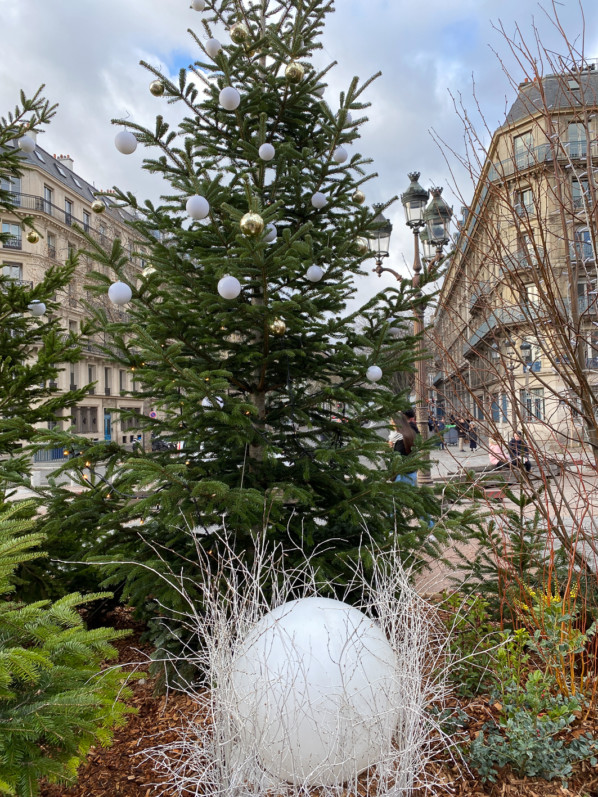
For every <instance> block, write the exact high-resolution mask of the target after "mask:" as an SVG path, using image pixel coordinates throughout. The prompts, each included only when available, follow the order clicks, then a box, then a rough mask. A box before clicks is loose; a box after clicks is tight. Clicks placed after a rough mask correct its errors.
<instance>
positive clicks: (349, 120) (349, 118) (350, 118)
mask: <svg viewBox="0 0 598 797" xmlns="http://www.w3.org/2000/svg"><path fill="white" fill-rule="evenodd" d="M352 122H353V114H352V113H351V111H347V115H346V116H345V127H348V125H350V124H352Z"/></svg>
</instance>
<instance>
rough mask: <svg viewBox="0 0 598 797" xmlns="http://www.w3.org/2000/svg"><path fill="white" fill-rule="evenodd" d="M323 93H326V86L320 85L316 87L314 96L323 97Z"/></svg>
mask: <svg viewBox="0 0 598 797" xmlns="http://www.w3.org/2000/svg"><path fill="white" fill-rule="evenodd" d="M325 91H326V86H325V85H324V84H323V83H320V84H319V85H318V86H316V89H315V91H314V94H317V96H318V97H323V96H324V92H325Z"/></svg>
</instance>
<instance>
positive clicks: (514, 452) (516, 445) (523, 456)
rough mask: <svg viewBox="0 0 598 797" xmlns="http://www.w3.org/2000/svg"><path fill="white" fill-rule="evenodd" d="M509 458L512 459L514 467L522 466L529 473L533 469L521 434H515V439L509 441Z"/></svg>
mask: <svg viewBox="0 0 598 797" xmlns="http://www.w3.org/2000/svg"><path fill="white" fill-rule="evenodd" d="M509 457H510V458H511V464H512V465H521V464H523V467H524V468H525V469H526V471H527V472H528V473H529V472H530V470H531V469H532V466H531V463H530V461H529V456H528V449H527V446H526V444H525V443H524V442H523V438H522V437H521V433H520V432H517V431H515V432H513V437H512V438H511V439H510V440H509Z"/></svg>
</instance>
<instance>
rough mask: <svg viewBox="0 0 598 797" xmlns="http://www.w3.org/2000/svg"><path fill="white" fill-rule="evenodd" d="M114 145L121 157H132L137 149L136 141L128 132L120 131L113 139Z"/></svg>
mask: <svg viewBox="0 0 598 797" xmlns="http://www.w3.org/2000/svg"><path fill="white" fill-rule="evenodd" d="M114 145H115V146H116V149H117V150H118V151H119V152H122V154H123V155H132V154H133V153H134V152H135V150H136V149H137V139H136V138H135V136H134V135H133V133H131V131H130V130H121V131H120V133H117V134H116V136H115V137H114Z"/></svg>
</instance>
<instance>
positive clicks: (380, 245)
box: [368, 203, 401, 280]
mask: <svg viewBox="0 0 598 797" xmlns="http://www.w3.org/2000/svg"><path fill="white" fill-rule="evenodd" d="M372 207H373V208H374V210H375V211H376V215H375V216H374V224H376V225H377V226H376V229H375V230H373V231H372V232H370V233H369V235H368V248H369V250H370V254H372V255H373V256H374V257H375V258H376V266H375V268H374V269H372V270H373V271H374V272H375V273H376V274H377V275H378V276H379V277H381V276H382V272H384V271H389V272H390V273H391V274H392V275H393V276H394V277H395V278H396V279H397V280H400V279H401V275H400V274H397V272H396V271H395V270H394V269H392V268H382V262H383V260H384V258H385V257H388V250H389V247H390V236H391V233H392V224H391V223H390V221H389V220H388V219H387V218H386V216H384V215H383V214H382V210H381V208H382V207H383V205H381V204H379V203H377V204H375V205H372Z"/></svg>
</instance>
